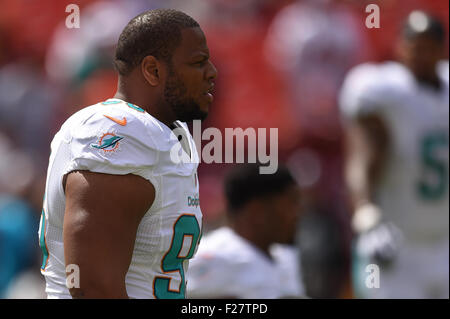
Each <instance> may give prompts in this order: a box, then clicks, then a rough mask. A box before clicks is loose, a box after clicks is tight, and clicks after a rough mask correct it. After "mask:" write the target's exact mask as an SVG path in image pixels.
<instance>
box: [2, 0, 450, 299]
mask: <svg viewBox="0 0 450 319" xmlns="http://www.w3.org/2000/svg"><path fill="white" fill-rule="evenodd" d="M70 3H75V4H77V5H79V7H80V10H81V28H79V29H68V28H66V26H65V19H66V17H67V16H68V13H66V12H65V8H66V6H67V5H68V4H70ZM369 3H377V4H378V5H379V6H380V10H381V16H380V17H381V20H380V24H381V28H379V29H368V28H366V27H365V19H366V16H367V15H368V13H366V12H365V8H366V6H367V5H368V4H369ZM158 7H166V8H167V7H170V8H176V9H180V10H182V11H185V12H186V13H188V14H190V15H191V16H192V17H194V18H195V19H196V20H197V21H199V23H200V25H201V26H202V29H203V30H204V31H205V34H206V37H207V39H208V45H209V48H210V51H211V57H212V61H213V62H214V64H215V65H216V67H217V69H218V70H219V77H218V79H217V82H216V93H215V95H216V97H215V102H214V104H213V108H212V110H211V112H210V115H209V117H208V119H207V120H206V121H205V122H204V124H203V125H202V127H203V128H207V127H217V128H219V129H221V130H222V129H224V128H226V127H230V128H235V127H241V128H244V129H245V128H247V127H253V128H271V127H276V128H278V131H279V160H280V162H283V163H286V164H287V165H288V166H289V167H290V168H291V170H292V172H293V174H294V175H295V176H296V177H297V178H298V182H299V183H300V186H301V189H302V201H303V214H302V218H301V223H300V224H299V226H298V230H299V231H298V244H299V245H300V248H301V252H302V269H303V281H304V284H305V289H306V291H307V295H308V296H310V297H318V298H352V296H353V295H352V291H351V288H350V242H351V238H352V232H351V228H350V222H349V221H350V214H349V204H348V194H347V191H346V188H345V186H344V179H343V143H342V142H343V138H342V137H343V134H342V127H341V123H340V120H339V112H338V107H337V95H338V92H339V89H340V87H341V84H342V82H343V79H344V77H345V75H346V73H347V71H348V70H349V69H350V68H351V67H353V66H355V65H357V64H359V63H362V62H365V61H383V60H388V59H392V58H393V47H394V44H395V42H396V37H397V34H398V32H397V31H398V29H399V27H400V23H401V22H402V21H403V19H404V17H405V16H406V15H407V14H408V13H409V12H411V11H412V10H413V9H423V10H425V11H428V12H430V13H431V14H433V15H435V16H437V17H438V18H440V19H441V20H442V22H443V23H444V25H445V27H446V30H447V32H448V24H449V22H448V21H449V14H448V9H449V2H448V1H446V0H432V1H430V0H402V1H401V0H383V1H366V0H298V1H295V0H239V1H237V0H170V1H163V0H133V1H128V0H70V1H69V0H40V1H29V0H28V1H27V0H14V1H12V0H0V298H44V297H45V294H44V292H43V288H44V281H43V278H42V277H41V275H40V274H39V265H40V262H41V253H40V250H39V247H38V240H37V230H38V218H39V215H40V212H41V209H42V208H41V205H42V196H43V193H44V190H43V189H44V186H45V177H46V176H45V174H46V169H47V165H48V162H47V161H48V156H49V150H50V148H49V145H50V141H51V139H52V137H53V135H54V134H55V133H56V132H57V130H58V129H59V127H60V126H61V124H62V123H63V122H64V120H65V119H67V118H68V117H69V116H70V115H71V114H72V113H74V112H76V111H78V110H79V109H81V108H83V107H85V106H87V105H91V104H95V103H97V102H99V101H102V100H105V99H107V98H110V97H112V96H113V94H114V92H115V90H116V81H117V77H116V73H115V71H114V69H113V66H112V56H113V53H114V46H115V43H116V41H117V38H118V35H119V33H120V32H121V30H122V29H123V27H124V26H125V25H126V23H127V22H128V21H129V20H130V19H131V18H132V17H134V16H136V15H137V14H139V13H140V12H142V11H145V10H148V9H153V8H158ZM447 52H448V43H447ZM228 168H229V164H204V163H203V164H200V166H199V179H200V194H201V207H202V211H203V214H204V222H205V226H206V228H205V231H207V230H209V229H213V228H215V227H217V226H219V225H221V224H222V223H223V222H224V218H225V217H224V216H225V214H224V209H225V208H224V207H225V205H224V200H223V190H222V181H223V177H224V176H225V174H226V172H227V170H228ZM330 203H332V205H330Z"/></svg>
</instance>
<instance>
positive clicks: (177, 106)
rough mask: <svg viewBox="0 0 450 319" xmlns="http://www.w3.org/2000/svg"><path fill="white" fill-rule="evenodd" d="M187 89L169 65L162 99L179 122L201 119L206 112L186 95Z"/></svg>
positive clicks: (205, 115) (206, 114) (204, 116)
mask: <svg viewBox="0 0 450 319" xmlns="http://www.w3.org/2000/svg"><path fill="white" fill-rule="evenodd" d="M186 93H187V89H186V86H185V85H184V83H183V81H182V80H181V79H180V78H179V77H178V76H177V74H176V73H175V72H174V71H173V69H172V67H169V76H168V78H167V81H166V86H165V88H164V99H165V101H166V103H167V104H168V105H169V107H171V108H172V112H173V113H174V114H175V117H176V118H177V120H179V121H181V122H191V121H193V120H201V121H203V120H204V119H205V118H206V117H207V116H208V113H206V112H203V111H202V110H201V109H200V106H199V105H198V103H197V102H195V101H194V100H193V99H192V98H188V97H186Z"/></svg>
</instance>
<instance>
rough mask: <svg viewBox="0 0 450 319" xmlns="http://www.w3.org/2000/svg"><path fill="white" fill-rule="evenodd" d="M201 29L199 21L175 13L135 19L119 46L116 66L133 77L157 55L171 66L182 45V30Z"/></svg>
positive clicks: (158, 12)
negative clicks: (136, 70) (149, 58)
mask: <svg viewBox="0 0 450 319" xmlns="http://www.w3.org/2000/svg"><path fill="white" fill-rule="evenodd" d="M195 27H199V24H198V23H197V21H195V20H194V19H193V18H192V17H190V16H189V15H187V14H186V13H184V12H181V11H178V10H174V9H155V10H149V11H146V12H144V13H141V14H140V15H138V16H137V17H135V18H133V19H132V20H131V21H130V22H128V24H127V25H126V27H125V28H124V29H123V31H122V33H121V34H120V36H119V41H118V43H117V48H116V54H115V60H114V66H115V68H116V70H117V72H119V74H120V75H126V74H129V73H130V72H131V71H132V70H133V69H134V68H135V67H136V66H138V65H139V64H140V63H141V61H142V59H143V58H144V57H146V56H148V55H153V56H154V57H155V58H157V59H162V60H164V61H165V62H168V63H170V61H171V58H172V54H173V52H174V50H175V49H176V48H177V47H178V46H179V44H180V43H181V30H183V29H186V28H195Z"/></svg>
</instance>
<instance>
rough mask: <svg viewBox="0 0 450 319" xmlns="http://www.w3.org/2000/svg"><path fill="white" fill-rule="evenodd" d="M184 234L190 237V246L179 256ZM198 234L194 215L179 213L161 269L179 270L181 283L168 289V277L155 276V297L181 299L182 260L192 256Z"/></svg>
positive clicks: (182, 289) (183, 288) (183, 278)
mask: <svg viewBox="0 0 450 319" xmlns="http://www.w3.org/2000/svg"><path fill="white" fill-rule="evenodd" d="M186 236H189V237H191V241H190V243H191V246H190V248H189V251H188V252H187V254H186V255H185V256H180V252H181V250H182V249H183V243H184V239H185V237H186ZM199 236H200V227H199V225H198V222H197V218H195V216H194V215H181V216H180V217H179V218H178V220H177V221H176V222H175V225H174V227H173V237H172V244H171V246H170V249H169V250H168V251H167V253H166V254H165V256H164V258H163V260H162V270H163V271H164V272H166V273H168V272H179V274H180V277H181V284H180V287H179V290H178V291H175V290H171V289H170V280H171V279H170V278H166V277H157V278H156V279H155V281H154V287H153V289H154V292H155V297H156V298H158V299H183V298H185V291H186V282H185V275H184V269H183V262H184V261H185V260H186V259H190V258H192V256H193V255H194V252H195V248H196V246H197V244H198V240H199Z"/></svg>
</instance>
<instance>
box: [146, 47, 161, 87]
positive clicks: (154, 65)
mask: <svg viewBox="0 0 450 319" xmlns="http://www.w3.org/2000/svg"><path fill="white" fill-rule="evenodd" d="M141 71H142V75H143V76H144V78H145V79H146V80H147V82H148V84H150V85H151V86H157V85H158V84H159V83H160V82H161V63H160V62H159V61H158V60H157V59H156V58H155V57H154V56H152V55H147V56H146V57H145V58H144V59H142V62H141Z"/></svg>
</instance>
